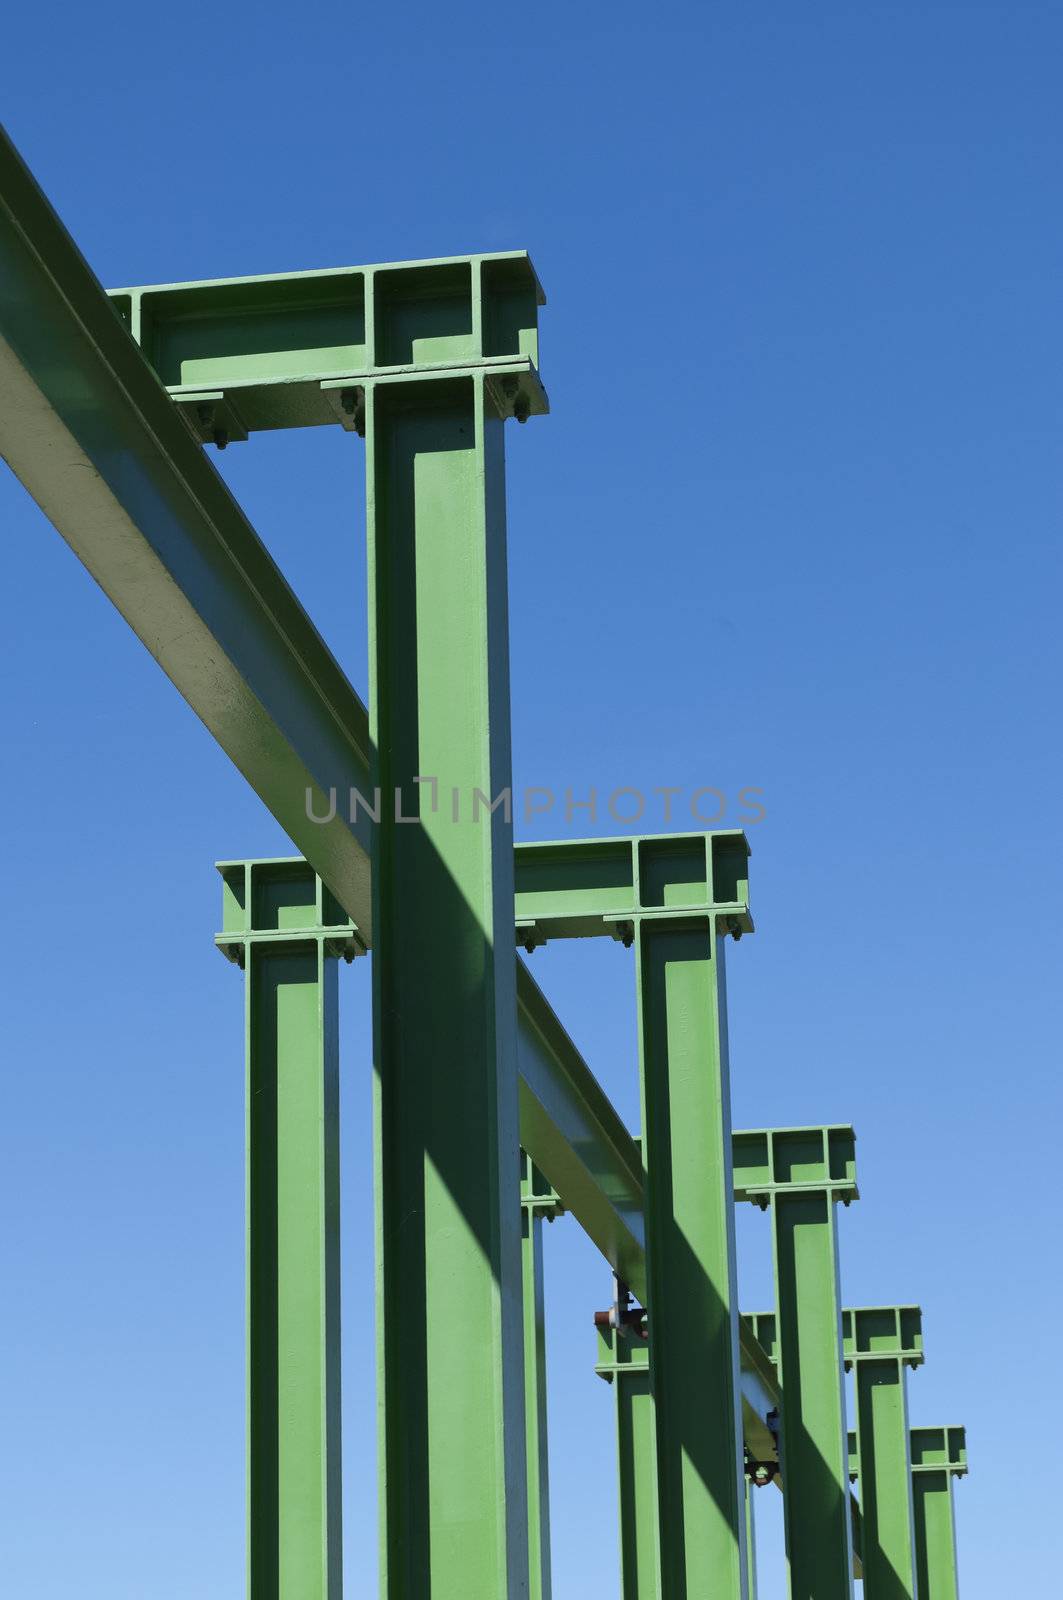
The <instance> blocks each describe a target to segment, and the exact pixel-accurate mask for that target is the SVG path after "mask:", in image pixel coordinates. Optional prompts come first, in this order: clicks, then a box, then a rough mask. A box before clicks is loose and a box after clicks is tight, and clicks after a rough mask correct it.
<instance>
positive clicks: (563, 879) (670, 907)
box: [515, 829, 753, 949]
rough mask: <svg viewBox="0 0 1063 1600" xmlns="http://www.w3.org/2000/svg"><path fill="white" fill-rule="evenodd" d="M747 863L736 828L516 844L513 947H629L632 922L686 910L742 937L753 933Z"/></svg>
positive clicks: (745, 845)
mask: <svg viewBox="0 0 1063 1600" xmlns="http://www.w3.org/2000/svg"><path fill="white" fill-rule="evenodd" d="M748 860H749V845H748V843H747V841H746V837H745V834H744V833H742V832H741V831H740V830H738V829H719V830H717V831H715V832H712V833H690V834H681V833H666V834H647V835H643V836H641V837H636V838H628V839H573V840H571V841H564V842H555V841H548V842H545V843H541V844H540V843H536V844H522V845H518V847H517V859H516V870H515V882H516V905H515V911H516V923H517V939H518V942H519V943H521V944H523V945H525V946H526V947H527V948H529V949H534V948H535V947H536V946H537V945H541V944H545V943H546V941H547V940H548V939H582V938H594V937H600V936H605V935H609V936H611V937H612V938H614V939H619V940H621V941H622V942H624V943H628V944H630V943H631V942H632V941H633V938H634V927H635V923H636V922H637V921H639V920H641V919H644V918H651V917H661V916H671V917H674V916H677V915H680V914H682V913H684V912H688V913H690V914H691V915H698V914H701V913H703V912H704V913H705V914H710V912H711V916H712V921H713V926H714V928H715V930H716V931H717V932H719V933H731V934H733V935H734V936H735V937H736V938H740V937H741V935H742V934H743V933H749V932H751V931H752V929H753V919H752V917H751V916H750V914H749V879H748V866H747V862H748Z"/></svg>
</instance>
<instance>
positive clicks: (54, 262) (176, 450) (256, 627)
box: [0, 130, 778, 1432]
mask: <svg viewBox="0 0 1063 1600" xmlns="http://www.w3.org/2000/svg"><path fill="white" fill-rule="evenodd" d="M0 390H2V391H3V393H4V396H5V405H4V408H3V411H2V414H0V454H2V455H3V457H4V458H5V460H6V461H7V462H8V464H9V465H10V467H11V468H12V470H13V471H14V472H15V474H16V475H17V476H18V477H19V478H20V479H21V480H22V482H23V483H24V484H25V486H26V488H27V489H28V490H29V492H30V494H31V495H33V497H34V499H35V500H36V501H37V503H38V505H40V507H41V509H42V510H43V511H44V513H45V515H46V516H47V517H48V518H49V519H50V521H52V522H53V523H54V524H55V526H56V528H57V529H58V530H59V532H60V533H61V534H62V536H63V538H64V539H65V540H66V541H67V543H68V544H69V545H70V547H71V548H72V549H73V551H74V553H75V554H76V555H77V556H78V558H79V559H80V560H81V562H82V563H83V564H84V566H85V567H86V568H87V569H88V571H89V572H90V573H91V575H92V576H93V577H94V578H95V580H96V582H97V583H98V584H99V585H100V587H101V588H102V589H103V590H104V592H105V593H106V594H107V595H108V597H109V598H110V599H111V601H112V602H113V603H114V605H115V606H116V607H117V609H118V610H119V611H120V612H121V614H122V615H123V616H124V617H125V619H126V621H127V622H128V623H129V624H130V626H131V627H132V628H133V630H134V632H135V633H136V634H137V636H138V637H139V638H140V639H141V641H142V642H143V643H144V644H145V645H146V647H147V648H148V650H149V651H150V652H151V654H152V655H153V656H154V657H155V659H156V661H158V663H159V665H160V666H161V667H162V669H163V671H164V672H165V673H166V674H167V676H168V677H169V678H170V680H171V681H172V682H173V683H174V685H175V686H176V687H177V689H179V691H180V692H181V694H182V695H183V696H184V698H185V699H186V700H187V701H188V703H189V705H191V707H192V709H193V710H194V711H195V712H196V714H197V715H198V716H199V717H200V718H201V720H202V721H203V722H204V724H205V725H206V726H207V728H208V729H209V730H210V732H211V733H212V734H213V735H214V737H215V738H216V740H217V741H218V743H219V744H220V746H221V747H222V749H223V750H225V752H226V754H227V755H229V757H230V758H231V759H232V761H233V762H234V764H235V765H236V766H237V767H238V768H239V770H240V771H241V772H242V773H243V775H244V777H245V778H247V780H248V782H249V783H250V784H251V786H252V788H254V789H255V791H256V793H257V794H258V795H259V797H260V798H261V799H262V800H263V802H264V803H265V804H266V806H268V808H269V809H270V811H271V812H272V813H273V815H274V816H275V817H276V818H277V820H278V822H279V823H280V824H281V826H282V827H283V828H284V830H285V832H286V833H287V834H288V835H289V837H290V838H291V839H292V840H293V842H294V843H295V844H296V845H297V847H298V848H299V849H300V850H302V852H303V854H304V855H305V857H306V859H307V860H308V861H309V862H310V863H311V865H312V866H313V867H314V869H315V871H316V872H318V873H319V874H320V876H321V877H322V878H323V879H324V880H325V882H326V883H328V885H329V887H330V889H331V890H332V892H333V893H334V894H335V895H336V897H337V899H338V900H339V901H340V903H341V904H342V906H343V908H344V910H345V911H346V912H347V913H348V915H349V916H350V917H351V918H352V920H353V921H354V923H355V925H356V927H357V929H358V932H359V934H360V935H361V937H362V939H363V940H364V941H365V942H366V943H368V942H369V940H370V938H371V935H372V914H371V904H370V899H371V876H372V874H371V853H372V846H373V832H374V828H373V824H372V821H371V818H370V816H369V815H368V813H367V811H366V809H365V808H364V807H359V808H356V811H355V818H354V820H353V821H352V820H351V815H350V809H349V807H348V806H347V805H346V803H345V802H346V799H347V794H348V791H349V789H350V788H352V787H353V788H355V789H357V790H358V791H359V793H360V794H362V795H364V796H369V795H371V792H372V791H371V788H370V760H371V745H370V739H369V719H368V714H367V711H366V708H365V706H364V705H363V704H362V702H361V700H360V699H359V698H358V696H357V695H356V694H355V692H354V690H353V688H352V687H351V685H350V683H349V682H348V680H347V678H346V676H345V674H344V673H343V671H342V669H341V668H340V666H339V665H338V663H337V662H336V660H335V659H334V657H333V656H332V655H331V653H330V652H329V650H328V648H327V646H326V645H325V643H324V641H323V640H322V639H321V636H320V634H319V633H318V632H317V630H316V628H315V627H314V625H313V623H312V622H311V621H310V619H309V617H308V616H307V614H306V612H305V611H304V610H303V608H302V606H301V605H300V603H299V601H298V599H297V598H296V596H295V594H294V593H293V591H292V590H291V588H290V587H289V585H288V584H287V582H286V581H285V579H284V577H283V575H282V574H281V572H280V570H279V568H278V567H277V565H276V563H275V562H274V561H273V560H272V558H271V557H270V555H269V553H268V551H267V550H266V549H265V547H264V545H263V544H262V542H261V540H260V539H259V538H258V536H257V534H256V533H255V531H254V529H253V528H252V526H251V524H250V523H249V521H248V520H247V518H246V516H245V515H244V513H243V511H242V510H241V509H240V507H239V505H238V504H237V503H236V501H235V499H234V498H233V496H232V494H231V493H230V491H229V489H228V488H227V486H226V485H225V483H224V482H223V480H222V479H221V477H220V476H219V475H218V473H217V471H216V470H215V468H214V467H213V465H212V464H211V462H210V461H209V460H208V459H207V458H206V456H205V455H204V453H203V450H202V448H201V446H200V445H199V444H198V443H197V442H196V440H195V438H194V437H193V434H192V432H191V431H190V430H189V428H188V427H187V426H186V424H185V422H184V420H183V419H182V417H181V415H180V413H179V411H178V409H177V406H176V405H175V404H174V402H173V400H172V399H171V398H170V396H169V395H168V394H167V393H166V391H165V389H164V388H163V387H162V384H161V383H160V381H159V378H158V376H157V375H156V373H155V372H154V371H153V370H152V368H151V367H150V366H149V364H148V362H147V360H146V359H145V357H144V355H143V354H142V353H141V351H140V350H139V349H138V347H137V345H136V344H135V342H134V341H133V339H132V338H131V337H130V335H129V332H128V331H127V329H126V327H125V326H124V324H123V321H122V319H121V316H120V315H119V314H118V311H117V310H116V308H115V306H114V305H113V304H112V303H111V302H110V301H109V300H108V298H107V296H106V295H105V293H104V291H103V289H102V288H101V286H100V284H99V282H98V280H97V279H96V277H95V275H94V274H93V272H92V270H91V268H90V267H89V266H88V264H87V262H86V261H85V259H84V257H83V256H82V255H81V253H80V251H79V250H78V248H77V246H76V245H75V243H74V241H73V240H72V239H71V237H70V235H69V234H68V233H67V231H66V229H65V228H64V226H63V224H62V222H61V221H60V220H59V218H58V217H57V216H56V214H55V212H54V211H53V209H52V207H51V206H50V205H49V203H48V201H47V199H46V198H45V196H44V194H43V193H42V192H41V190H40V188H39V187H38V185H37V183H36V182H35V180H34V178H33V176H32V174H31V173H30V172H29V171H28V169H27V168H26V166H25V164H24V163H23V162H22V160H21V158H20V157H19V155H18V153H17V151H16V150H15V148H14V146H13V145H12V144H11V142H10V140H9V139H8V138H7V136H6V134H3V132H2V130H0ZM308 788H310V789H312V790H314V791H315V792H317V793H318V794H319V795H321V796H324V795H327V794H328V792H329V790H330V789H333V788H335V789H336V791H337V796H338V803H337V806H336V810H335V814H334V815H332V816H331V817H330V818H329V820H328V821H326V822H322V821H314V820H311V818H310V817H309V816H308V815H307V806H306V791H307V789H308ZM328 809H329V808H328V807H327V806H325V807H324V810H319V812H318V815H327V813H328ZM517 999H518V1024H519V1035H518V1068H519V1072H520V1124H521V1139H522V1142H523V1143H524V1146H525V1148H526V1149H527V1151H528V1153H529V1155H530V1156H531V1157H532V1159H533V1160H534V1161H535V1163H536V1164H537V1166H539V1168H540V1170H541V1171H542V1172H543V1174H544V1176H545V1177H546V1178H547V1179H548V1180H549V1181H550V1183H552V1184H553V1186H554V1188H555V1189H557V1191H558V1193H559V1194H560V1195H561V1197H562V1200H563V1203H564V1205H565V1207H566V1209H567V1210H569V1211H570V1212H571V1213H572V1214H573V1215H574V1216H575V1217H576V1218H577V1220H578V1221H579V1222H580V1223H581V1224H582V1226H583V1227H584V1228H585V1229H586V1231H587V1233H588V1234H589V1236H590V1237H591V1239H592V1240H593V1241H594V1243H595V1244H596V1245H597V1246H598V1248H599V1249H600V1250H601V1251H602V1252H603V1254H604V1255H605V1256H606V1258H607V1259H608V1260H609V1262H610V1264H611V1265H612V1266H613V1267H614V1269H615V1270H616V1271H617V1272H618V1273H619V1274H620V1275H621V1276H622V1277H623V1278H624V1280H625V1281H626V1282H627V1283H629V1284H630V1286H631V1288H632V1289H633V1290H634V1291H635V1293H636V1294H638V1295H640V1297H644V1296H645V1292H646V1290H645V1255H644V1248H645V1247H644V1236H643V1231H642V1163H641V1160H640V1157H639V1153H638V1150H637V1147H636V1145H635V1142H634V1140H633V1139H632V1138H631V1136H630V1134H629V1133H628V1132H627V1130H626V1128H625V1127H624V1125H623V1122H622V1121H621V1119H620V1117H619V1116H618V1115H617V1113H616V1111H615V1110H614V1108H613V1106H612V1105H611V1103H610V1102H609V1100H608V1098H607V1096H606V1095H605V1094H604V1092H603V1090H602V1089H601V1086H600V1085H599V1084H598V1082H597V1080H596V1079H595V1077H594V1075H593V1073H592V1072H591V1071H590V1069H589V1067H588V1066H587V1064H586V1062H585V1061H584V1060H583V1058H582V1056H581V1055H580V1054H579V1052H578V1050H577V1049H576V1047H575V1046H574V1044H573V1043H572V1041H571V1039H569V1037H568V1035H567V1033H566V1032H565V1030H564V1028H563V1026H562V1025H561V1023H560V1022H559V1021H558V1019H557V1017H556V1016H555V1014H554V1012H553V1010H552V1008H551V1007H550V1005H549V1004H548V1002H547V1001H546V999H545V998H544V996H543V994H542V992H541V990H540V989H539V987H538V985H537V984H536V982H535V980H534V979H533V978H532V976H531V974H530V973H529V972H528V971H527V969H526V967H525V966H524V964H523V962H522V961H520V960H519V958H518V960H517ZM742 1354H743V1389H744V1395H745V1402H746V1404H745V1411H746V1423H747V1429H748V1428H749V1427H750V1426H753V1427H756V1426H757V1419H758V1417H759V1428H760V1430H761V1432H765V1430H764V1423H763V1417H764V1414H765V1412H766V1411H767V1410H769V1409H770V1408H771V1406H772V1405H773V1404H775V1403H776V1402H777V1398H778V1392H777V1387H776V1383H775V1378H774V1374H773V1372H772V1369H771V1364H770V1362H768V1361H767V1359H766V1357H764V1354H763V1352H762V1351H760V1350H759V1347H757V1345H756V1341H755V1340H754V1339H753V1338H752V1337H751V1336H750V1335H748V1334H746V1335H744V1337H743V1351H742Z"/></svg>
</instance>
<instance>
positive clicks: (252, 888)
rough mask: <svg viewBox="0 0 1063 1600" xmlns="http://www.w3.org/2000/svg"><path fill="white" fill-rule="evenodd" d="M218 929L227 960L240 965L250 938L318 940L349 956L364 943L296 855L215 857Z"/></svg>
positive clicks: (281, 941) (328, 949)
mask: <svg viewBox="0 0 1063 1600" xmlns="http://www.w3.org/2000/svg"><path fill="white" fill-rule="evenodd" d="M215 864H216V866H217V869H218V871H219V872H220V873H221V879H222V931H221V933H219V934H216V935H215V939H214V942H215V944H216V945H217V946H218V949H219V950H220V951H221V953H222V955H223V956H225V957H226V958H227V960H229V961H232V962H235V964H236V965H237V966H239V967H242V966H244V964H245V961H246V956H247V946H248V944H250V943H258V942H263V943H270V944H302V943H305V942H306V941H307V940H308V939H314V940H321V941H322V943H323V944H324V947H325V953H326V954H327V955H330V956H343V958H344V959H345V960H346V961H351V960H353V959H354V957H355V956H359V955H364V954H365V949H366V947H365V943H364V942H363V940H362V938H361V936H360V935H359V933H358V929H357V928H356V927H355V925H354V923H353V922H352V921H351V919H350V918H349V917H348V916H346V915H345V913H344V911H343V908H342V907H341V906H340V904H339V902H338V900H336V898H335V897H334V896H333V895H332V894H330V892H329V891H328V889H326V888H325V885H324V884H323V883H322V882H321V879H320V878H319V877H318V876H317V873H316V872H314V870H313V868H312V867H310V866H309V865H308V864H307V862H305V861H304V860H303V859H302V858H301V857H300V856H295V857H292V858H287V857H278V858H276V859H273V860H260V861H218V862H216V863H215Z"/></svg>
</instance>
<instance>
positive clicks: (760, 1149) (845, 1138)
mask: <svg viewBox="0 0 1063 1600" xmlns="http://www.w3.org/2000/svg"><path fill="white" fill-rule="evenodd" d="M731 1143H732V1149H733V1153H734V1197H735V1199H736V1200H738V1201H742V1200H748V1201H750V1202H751V1203H752V1204H753V1205H756V1206H759V1207H760V1208H761V1210H762V1211H767V1210H768V1208H769V1207H770V1205H771V1204H772V1202H773V1200H777V1199H779V1198H782V1197H785V1198H791V1197H796V1196H799V1195H801V1194H808V1195H817V1194H819V1195H827V1196H828V1197H829V1198H830V1199H831V1200H835V1201H837V1200H840V1201H841V1202H842V1204H843V1205H848V1204H849V1203H850V1201H852V1200H859V1198H860V1191H859V1189H858V1188H857V1186H856V1134H855V1133H854V1132H853V1130H852V1128H851V1127H849V1126H848V1124H845V1123H831V1124H829V1125H828V1126H826V1127H820V1128H753V1129H740V1130H736V1131H735V1133H734V1135H733V1138H732V1141H731Z"/></svg>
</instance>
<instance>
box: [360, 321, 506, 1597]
mask: <svg viewBox="0 0 1063 1600" xmlns="http://www.w3.org/2000/svg"><path fill="white" fill-rule="evenodd" d="M406 326H407V328H408V329H410V330H416V329H418V328H420V327H425V328H428V329H431V328H434V327H435V326H437V323H436V320H435V308H434V305H433V302H432V300H431V298H430V297H426V298H424V299H420V298H417V299H415V300H414V301H413V302H412V304H411V305H410V307H408V320H407V323H406ZM503 426H504V414H503V412H502V411H501V410H500V409H499V407H498V405H497V404H496V399H495V394H494V389H493V385H492V382H491V380H490V379H488V378H486V377H485V375H484V373H483V372H482V370H480V371H463V372H462V373H461V375H459V376H451V375H448V376H440V375H438V374H435V375H433V376H420V375H418V376H416V377H413V378H410V379H409V381H406V380H405V379H404V378H403V377H402V376H395V377H393V378H386V379H385V378H380V379H377V380H374V381H373V383H372V384H371V385H370V384H367V386H366V460H367V469H366V501H367V512H366V525H367V537H368V550H369V619H370V621H369V676H370V731H371V735H372V739H373V745H374V748H375V752H376V758H375V763H374V772H373V780H374V789H379V790H380V792H381V793H382V794H386V795H388V796H391V795H394V796H396V797H401V810H400V808H399V803H398V798H397V802H396V805H395V807H394V809H392V807H391V806H390V805H389V806H384V807H383V808H382V811H381V816H380V820H379V823H378V828H377V837H376V846H375V851H374V858H373V908H374V916H373V926H374V930H375V936H374V960H373V968H372V975H373V1022H374V1068H375V1071H374V1149H375V1161H374V1171H375V1191H376V1215H377V1245H378V1249H377V1263H378V1272H377V1342H378V1352H379V1364H378V1390H377V1392H378V1396H379V1406H378V1411H379V1417H380V1457H381V1480H380V1481H381V1502H382V1510H383V1563H382V1564H383V1581H384V1592H385V1594H386V1595H387V1596H388V1600H422V1597H427V1596H428V1595H430V1594H431V1595H447V1596H449V1595H457V1594H459V1593H462V1594H467V1595H469V1596H470V1597H474V1600H481V1597H482V1600H488V1597H492V1600H493V1597H495V1596H498V1595H513V1596H519V1595H523V1594H524V1593H525V1592H526V1590H527V1584H528V1521H527V1475H526V1472H527V1464H526V1459H525V1442H524V1433H525V1418H524V1370H523V1359H522V1349H523V1321H522V1312H521V1248H520V1246H521V1240H520V1227H521V1224H520V1213H519V1210H518V1208H517V1206H516V1204H515V1197H516V1193H517V1185H518V1181H519V1178H518V1152H519V1108H518V1092H517V1078H518V1069H517V1060H516V1040H517V997H516V966H515V962H514V956H513V832H512V819H511V816H510V815H509V814H508V813H507V811H506V810H505V808H504V807H498V808H492V809H491V810H490V812H489V814H488V815H487V816H486V817H483V816H481V817H479V818H477V817H475V816H474V815H473V814H472V813H471V811H470V812H467V813H466V814H465V815H463V816H458V815H455V814H454V813H453V812H452V811H451V808H450V806H449V805H443V806H440V805H439V804H438V801H437V786H438V791H440V792H442V794H443V795H445V796H448V797H449V796H450V795H451V794H452V793H453V792H457V793H458V794H461V795H467V796H472V795H474V794H477V793H479V794H482V795H484V796H487V797H493V796H496V795H499V794H501V793H503V792H504V791H508V790H509V789H510V787H511V782H512V779H511V768H510V695H509V642H508V594H507V582H506V520H505V478H504V454H503ZM423 774H430V775H431V777H430V778H429V779H428V780H427V781H426V780H425V778H424V777H422V776H421V775H423ZM413 819H417V825H415V826H410V825H409V824H410V822H411V820H413ZM441 1330H445V1332H444V1333H441ZM456 1462H458V1463H460V1464H461V1465H460V1470H459V1471H455V1463H456Z"/></svg>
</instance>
